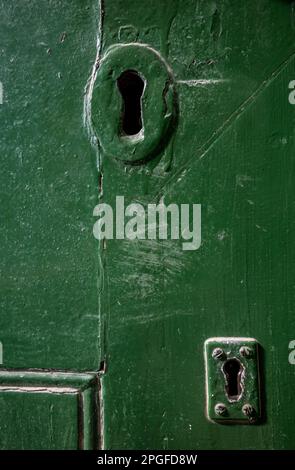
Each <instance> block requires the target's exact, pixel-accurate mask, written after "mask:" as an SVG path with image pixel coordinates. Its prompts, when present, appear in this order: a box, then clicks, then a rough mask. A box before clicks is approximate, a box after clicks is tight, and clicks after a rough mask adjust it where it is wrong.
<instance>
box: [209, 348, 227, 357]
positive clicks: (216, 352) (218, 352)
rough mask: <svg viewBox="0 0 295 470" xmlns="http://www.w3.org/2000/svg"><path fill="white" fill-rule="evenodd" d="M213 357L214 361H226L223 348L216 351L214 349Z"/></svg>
mask: <svg viewBox="0 0 295 470" xmlns="http://www.w3.org/2000/svg"><path fill="white" fill-rule="evenodd" d="M212 357H213V359H216V360H217V359H219V360H221V359H224V357H225V354H224V351H223V349H221V348H215V349H213V351H212Z"/></svg>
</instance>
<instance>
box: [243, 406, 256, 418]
mask: <svg viewBox="0 0 295 470" xmlns="http://www.w3.org/2000/svg"><path fill="white" fill-rule="evenodd" d="M242 412H243V414H244V415H245V416H247V417H248V418H250V417H251V416H253V415H254V408H253V406H252V405H250V403H246V404H245V405H244V406H243V408H242Z"/></svg>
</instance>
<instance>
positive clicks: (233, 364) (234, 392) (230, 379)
mask: <svg viewBox="0 0 295 470" xmlns="http://www.w3.org/2000/svg"><path fill="white" fill-rule="evenodd" d="M243 371H244V368H243V366H242V364H241V363H240V361H238V359H235V358H233V359H228V360H227V361H226V362H225V363H224V366H223V373H224V375H225V379H226V385H225V390H226V394H227V397H228V399H229V401H238V400H239V399H240V398H241V395H242V392H243V386H242V375H243Z"/></svg>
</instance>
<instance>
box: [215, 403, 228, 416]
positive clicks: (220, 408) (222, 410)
mask: <svg viewBox="0 0 295 470" xmlns="http://www.w3.org/2000/svg"><path fill="white" fill-rule="evenodd" d="M214 411H215V413H216V414H217V415H218V416H225V415H226V413H227V408H226V406H225V405H224V404H223V403H217V405H215V407H214Z"/></svg>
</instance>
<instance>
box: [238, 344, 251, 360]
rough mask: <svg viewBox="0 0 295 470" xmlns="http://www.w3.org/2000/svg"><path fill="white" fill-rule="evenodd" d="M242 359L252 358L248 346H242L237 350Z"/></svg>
mask: <svg viewBox="0 0 295 470" xmlns="http://www.w3.org/2000/svg"><path fill="white" fill-rule="evenodd" d="M239 353H240V354H241V356H242V357H245V358H249V357H251V356H252V349H251V348H249V346H242V347H241V348H240V350H239Z"/></svg>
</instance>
